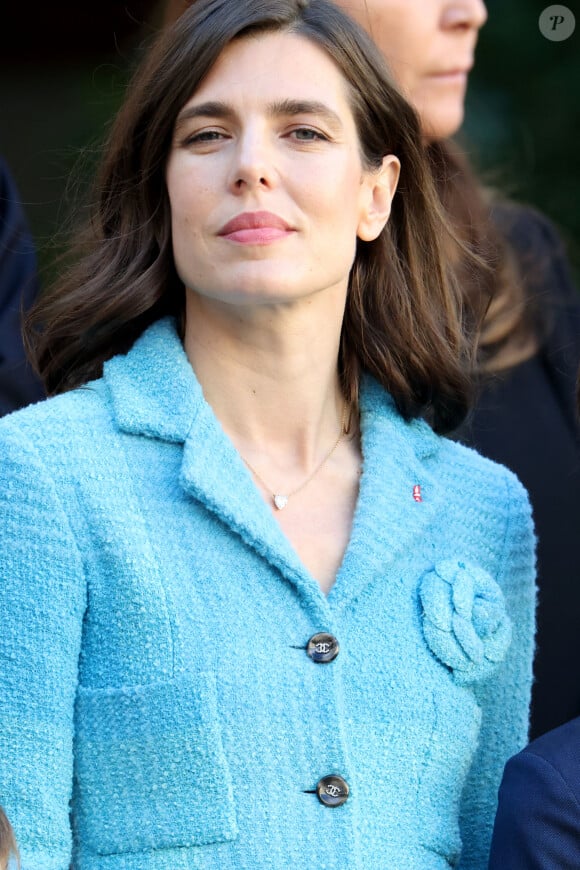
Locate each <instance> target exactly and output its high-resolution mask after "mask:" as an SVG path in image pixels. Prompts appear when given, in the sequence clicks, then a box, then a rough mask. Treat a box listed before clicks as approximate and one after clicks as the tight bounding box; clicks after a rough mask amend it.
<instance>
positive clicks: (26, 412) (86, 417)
mask: <svg viewBox="0 0 580 870" xmlns="http://www.w3.org/2000/svg"><path fill="white" fill-rule="evenodd" d="M103 389H104V385H103V382H102V381H101V380H97V381H92V382H91V383H88V384H86V385H84V386H82V387H78V388H76V389H74V390H71V391H69V392H66V393H62V394H61V395H58V396H53V397H50V398H47V399H42V400H41V401H39V402H35V403H33V404H30V405H27V406H26V407H25V408H21V409H20V410H17V411H14V412H13V413H11V414H7V415H6V416H4V417H2V418H1V419H0V452H2V453H3V454H4V455H6V453H7V451H8V450H9V449H10V448H11V447H12V448H13V449H14V450H16V451H17V450H18V448H21V450H22V451H33V452H34V453H36V454H38V455H39V456H45V457H46V459H47V461H48V462H50V463H52V462H54V461H62V460H63V459H65V458H66V457H67V456H70V454H71V451H73V452H74V449H75V444H84V445H85V447H88V446H89V445H92V444H94V443H95V442H96V441H97V440H98V438H99V435H100V434H102V432H103V430H104V429H105V428H109V427H110V425H111V417H110V413H109V412H108V410H107V403H106V401H105V398H104V393H103Z"/></svg>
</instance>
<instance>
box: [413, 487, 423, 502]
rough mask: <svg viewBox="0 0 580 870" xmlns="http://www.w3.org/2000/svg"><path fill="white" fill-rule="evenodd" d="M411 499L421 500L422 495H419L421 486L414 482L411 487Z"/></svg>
mask: <svg viewBox="0 0 580 870" xmlns="http://www.w3.org/2000/svg"><path fill="white" fill-rule="evenodd" d="M413 499H414V500H415V501H423V496H422V495H421V486H420V484H418V483H416V484H415V486H414V487H413Z"/></svg>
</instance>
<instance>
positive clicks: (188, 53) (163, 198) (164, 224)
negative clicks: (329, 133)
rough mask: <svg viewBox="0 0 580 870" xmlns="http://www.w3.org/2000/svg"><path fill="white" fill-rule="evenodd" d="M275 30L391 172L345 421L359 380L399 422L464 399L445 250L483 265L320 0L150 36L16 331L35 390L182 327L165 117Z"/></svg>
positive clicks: (460, 413)
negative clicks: (69, 227) (377, 390)
mask: <svg viewBox="0 0 580 870" xmlns="http://www.w3.org/2000/svg"><path fill="white" fill-rule="evenodd" d="M276 30H285V31H289V32H292V33H295V34H297V35H300V36H302V37H304V38H306V39H308V40H311V41H312V42H313V43H315V44H316V45H318V46H319V47H321V48H322V49H323V50H324V51H326V52H327V53H328V54H329V55H330V57H331V58H332V59H333V60H334V62H335V64H336V65H337V67H338V69H339V70H340V72H341V73H342V75H343V76H344V79H345V80H346V82H347V83H348V85H349V90H350V97H351V107H352V111H353V115H354V119H355V122H356V126H357V130H358V135H359V139H360V147H361V153H362V156H363V162H364V164H365V166H366V167H367V168H373V167H376V168H378V167H379V166H380V165H381V163H382V158H383V157H384V155H385V154H388V153H393V154H396V155H397V156H398V158H399V159H400V161H401V175H400V181H399V185H398V189H397V193H396V194H395V197H394V201H393V205H392V213H391V217H390V219H389V221H388V223H387V225H386V227H385V229H384V231H383V232H382V233H381V235H380V236H379V237H378V239H376V240H375V241H373V242H360V241H359V243H358V245H357V250H356V255H355V261H354V264H353V267H352V271H351V275H350V282H349V291H348V296H347V303H346V310H345V315H344V321H343V328H342V340H341V348H340V354H339V360H338V364H339V373H340V377H341V383H342V386H343V390H344V394H345V397H346V398H347V400H348V401H349V402H350V403H351V404H352V406H353V408H354V409H355V410H356V407H357V402H358V388H359V382H360V377H361V373H362V372H363V370H365V371H368V372H370V373H371V374H372V375H374V376H375V377H376V378H377V379H378V380H379V381H380V382H381V383H382V384H383V385H384V386H385V387H386V389H387V390H389V392H390V393H391V395H392V396H393V397H394V399H395V401H396V403H397V405H398V407H399V409H400V411H401V413H402V414H403V415H404V416H405V417H407V418H411V417H416V416H420V415H422V416H425V417H427V418H428V419H429V420H430V421H431V423H432V424H433V426H434V428H435V429H436V430H437V431H441V432H445V431H449V430H452V429H453V428H455V427H456V426H457V425H458V424H459V423H460V422H461V420H462V419H463V418H464V416H465V415H466V413H467V411H468V410H469V407H470V403H471V399H472V377H471V373H472V367H473V362H474V348H475V341H474V332H475V330H476V329H477V327H478V325H479V319H480V316H481V315H482V309H483V308H484V307H485V305H486V304H487V300H484V304H483V305H482V306H481V310H480V309H478V306H476V305H475V304H474V305H471V306H469V308H467V307H466V306H464V304H463V303H464V296H463V294H462V291H461V288H460V286H459V282H458V280H457V275H455V274H454V273H453V271H452V270H450V269H449V268H448V259H449V258H448V255H447V249H448V248H449V246H450V245H451V246H452V247H453V250H454V251H459V252H460V254H461V260H462V263H463V264H464V265H465V266H466V268H468V269H469V270H473V272H477V273H478V274H480V273H483V272H485V271H486V269H487V267H486V266H485V263H484V262H483V260H482V259H481V257H479V256H478V255H477V252H476V253H474V251H473V250H472V249H471V248H470V247H469V245H466V244H465V243H464V241H463V240H462V239H461V238H460V237H459V236H458V235H457V234H456V233H454V231H453V229H452V228H451V226H450V225H449V223H448V222H447V221H446V218H445V215H444V210H443V208H442V206H441V200H440V197H439V195H438V194H437V191H436V189H435V186H434V183H433V179H432V170H431V167H430V165H429V161H428V159H427V155H426V153H425V148H424V145H423V142H422V136H421V129H420V124H419V119H418V117H417V115H416V113H415V111H414V110H413V109H412V107H411V106H410V105H409V104H408V103H407V102H406V101H405V100H404V99H403V98H402V97H401V95H400V94H399V91H398V89H397V88H396V87H395V86H394V84H393V83H392V81H391V80H390V77H389V73H388V71H387V69H386V66H385V63H384V60H383V58H382V56H381V54H380V52H379V50H378V49H377V48H376V47H375V45H374V43H373V42H372V41H371V39H370V37H368V36H367V34H366V33H365V32H364V30H363V29H362V28H360V27H359V26H358V25H357V24H355V23H354V22H353V21H352V20H351V19H350V18H349V17H348V16H347V15H345V14H344V13H343V12H342V11H341V10H340V9H338V8H337V7H336V6H334V5H333V4H332V3H330V2H327V0H267V2H265V0H235V2H232V0H196V2H195V3H193V4H192V5H191V6H190V7H189V8H187V9H186V10H185V11H184V12H183V14H181V15H180V16H179V17H178V18H177V20H176V21H175V22H174V23H173V24H171V26H168V27H163V28H162V29H161V31H160V33H159V34H158V36H157V37H156V39H155V41H154V42H153V43H152V45H151V46H150V48H149V50H148V52H147V53H146V55H145V56H144V58H143V59H142V61H141V63H140V64H139V66H138V68H137V69H136V71H135V73H134V75H133V77H132V80H131V83H130V85H129V88H128V90H127V93H126V97H125V100H124V102H123V105H122V106H121V109H120V111H119V112H118V114H117V116H116V118H115V119H114V121H113V123H112V126H111V129H110V132H109V135H108V138H107V141H106V143H105V146H104V150H103V157H102V163H101V167H100V170H99V172H98V174H97V177H96V183H95V192H94V196H93V199H94V203H93V206H92V208H91V211H90V217H89V220H88V222H87V225H86V227H85V229H84V231H83V232H82V233H81V234H80V235H79V237H78V238H77V239H76V242H75V243H74V245H73V246H72V248H71V250H70V253H71V257H72V259H71V261H70V263H69V266H68V267H67V269H66V270H65V271H64V272H63V273H62V276H61V277H60V278H59V279H58V280H57V281H56V282H55V284H54V286H53V287H52V288H51V289H50V290H49V291H47V292H46V293H45V294H43V296H42V297H41V298H40V300H39V302H38V304H37V305H36V307H35V308H34V309H33V311H32V312H31V316H30V317H29V320H28V323H27V336H28V344H29V347H30V349H31V352H32V356H33V359H34V360H35V362H36V367H37V370H38V372H39V374H40V375H41V377H42V378H43V381H44V383H45V386H46V389H47V391H48V393H49V394H54V393H58V392H62V391H65V390H68V389H71V388H74V387H77V386H79V385H81V384H84V383H86V382H87V381H89V380H91V379H93V378H96V377H99V376H100V374H101V371H102V366H103V363H104V361H105V360H107V359H108V358H109V357H111V356H113V355H114V354H117V353H122V352H125V351H127V350H128V348H129V347H130V346H131V345H132V343H133V342H134V341H135V339H136V338H137V337H138V336H139V335H140V334H141V333H142V332H143V330H144V329H145V328H146V327H147V326H148V325H149V324H151V323H152V322H153V321H155V320H157V319H158V318H160V317H162V316H164V315H167V314H171V315H173V316H175V317H176V318H177V319H178V322H180V323H182V322H183V317H184V298H185V296H184V294H185V290H184V287H183V285H182V283H181V282H180V281H179V279H178V276H177V274H176V270H175V266H174V262H173V255H172V240H171V221H170V206H169V200H168V196H167V191H166V185H165V166H166V161H167V158H168V155H169V152H170V147H171V141H172V136H173V130H174V125H175V120H176V118H177V115H178V113H179V112H180V110H181V109H182V107H183V105H184V104H185V103H186V102H187V101H188V100H189V99H190V98H191V96H192V95H193V94H194V93H195V91H196V90H197V88H198V87H199V85H200V83H201V82H202V81H203V79H204V77H205V76H206V75H207V73H208V71H209V70H210V69H211V68H212V66H213V65H214V63H215V62H216V60H217V58H218V57H219V55H220V53H221V52H222V50H223V49H224V48H225V47H226V46H227V45H228V44H229V43H230V42H231V41H232V40H234V39H239V38H244V37H246V36H248V35H249V34H255V33H260V32H268V31H276Z"/></svg>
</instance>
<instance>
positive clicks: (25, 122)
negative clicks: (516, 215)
mask: <svg viewBox="0 0 580 870" xmlns="http://www.w3.org/2000/svg"><path fill="white" fill-rule="evenodd" d="M232 2H235V0H232ZM487 5H488V11H489V20H488V22H487V24H486V25H485V27H484V28H483V30H482V31H481V35H480V41H479V47H478V51H477V61H476V66H475V69H474V71H473V72H472V75H471V80H470V88H469V95H468V102H467V116H466V122H465V125H464V128H463V130H462V133H461V136H460V141H461V143H462V144H463V145H464V146H465V147H466V149H467V150H468V152H469V154H470V156H471V159H472V162H473V163H474V164H475V165H476V167H477V168H478V169H479V170H480V172H481V174H482V176H483V178H484V179H485V180H486V181H487V182H488V183H490V184H491V185H493V186H494V187H496V188H499V189H500V190H502V191H504V192H505V193H507V194H508V195H510V196H512V197H514V198H516V199H518V200H521V201H524V202H527V203H529V204H532V205H535V206H537V207H538V208H540V209H541V210H543V211H544V212H545V213H546V214H547V215H548V216H549V217H550V218H551V219H552V220H553V221H554V222H555V223H556V225H557V226H558V228H559V229H560V231H561V233H562V235H563V237H564V239H565V241H566V243H567V246H568V250H569V253H570V257H571V261H572V265H573V269H574V272H575V277H576V280H577V283H578V284H579V286H580V280H579V279H580V147H579V144H578V140H579V137H580V99H579V95H580V9H579V8H578V7H579V2H578V0H575V2H568V3H566V5H567V6H568V8H569V9H571V10H572V11H573V13H574V14H575V16H576V19H577V29H576V31H575V32H574V34H573V35H572V36H571V37H570V38H569V39H567V40H565V41H563V42H551V41H549V40H548V39H546V38H545V37H544V36H542V34H541V33H540V30H539V27H538V18H539V15H540V13H541V12H542V10H543V9H545V8H546V6H547V5H549V4H547V3H545V2H539V3H538V2H535V0H490V2H488V4H487ZM164 12H165V5H164V3H163V2H158V0H149V2H148V0H126V2H114V0H100V2H99V3H90V2H87V3H78V2H75V3H73V2H71V0H63V2H60V3H58V4H46V3H45V4H41V5H39V6H37V7H35V8H34V10H32V9H31V8H30V7H29V5H28V4H24V3H20V4H18V3H13V2H10V0H7V2H6V4H5V8H4V9H3V12H2V37H3V38H2V50H1V52H0V154H2V155H3V156H4V157H5V158H6V160H7V162H8V164H9V165H10V167H11V169H12V171H13V174H14V177H15V179H16V182H17V184H18V186H19V188H20V192H21V195H22V199H23V201H24V205H25V209H26V213H27V215H28V219H29V222H30V225H31V228H32V232H33V235H34V238H35V241H36V244H37V247H38V252H39V260H40V265H41V274H42V275H43V279H44V280H45V281H48V280H49V278H50V277H51V270H52V266H53V260H54V255H55V252H56V251H57V250H58V244H59V243H58V239H55V232H56V231H57V230H58V229H59V228H61V227H62V226H63V224H64V222H65V220H66V217H67V215H68V213H69V209H70V204H71V203H72V202H73V201H74V198H75V197H76V196H77V195H78V193H79V192H78V190H77V189H76V187H75V186H74V185H73V186H71V184H70V181H71V179H76V178H77V176H80V177H82V176H83V173H84V174H85V175H86V174H87V173H90V169H91V166H92V164H93V162H94V159H95V156H96V148H97V146H98V143H99V140H100V138H101V136H102V134H103V130H104V128H105V126H106V124H107V121H108V120H109V119H110V118H111V116H112V114H113V113H114V111H115V109H116V107H117V105H118V104H119V102H120V100H121V98H122V94H123V89H124V87H125V84H126V81H127V77H128V75H129V72H130V69H131V68H132V65H133V64H134V63H135V62H136V60H137V58H138V57H139V56H140V53H141V52H142V51H143V49H144V47H145V45H146V44H147V42H148V40H149V39H150V37H151V36H152V34H153V33H154V32H155V31H156V30H157V29H158V28H159V27H160V26H161V24H162V21H163V16H164ZM79 160H81V161H82V163H81V164H79ZM79 165H82V171H79Z"/></svg>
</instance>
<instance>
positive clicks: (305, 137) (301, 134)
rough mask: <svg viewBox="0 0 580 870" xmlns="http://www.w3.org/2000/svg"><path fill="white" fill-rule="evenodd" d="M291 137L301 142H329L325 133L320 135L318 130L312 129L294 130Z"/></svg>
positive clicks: (298, 128)
mask: <svg viewBox="0 0 580 870" xmlns="http://www.w3.org/2000/svg"><path fill="white" fill-rule="evenodd" d="M291 135H292V136H294V138H295V139H297V140H298V141H299V142H316V141H320V142H327V141H328V137H327V136H325V135H324V133H320V132H319V131H318V130H313V129H312V128H311V127H297V128H296V130H292V133H291Z"/></svg>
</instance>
